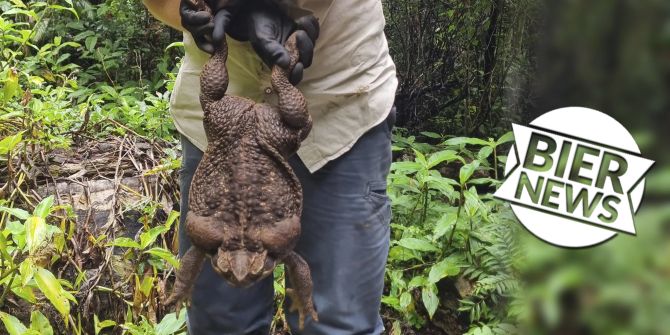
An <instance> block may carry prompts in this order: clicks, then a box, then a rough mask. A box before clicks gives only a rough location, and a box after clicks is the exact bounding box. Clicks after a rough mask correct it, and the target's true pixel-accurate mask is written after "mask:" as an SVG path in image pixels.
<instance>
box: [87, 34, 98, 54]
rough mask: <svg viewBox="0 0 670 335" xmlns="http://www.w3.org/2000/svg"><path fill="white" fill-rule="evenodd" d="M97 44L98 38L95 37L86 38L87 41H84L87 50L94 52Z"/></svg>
mask: <svg viewBox="0 0 670 335" xmlns="http://www.w3.org/2000/svg"><path fill="white" fill-rule="evenodd" d="M96 43H98V36H95V35H92V36H89V37H86V40H84V45H85V46H86V50H88V51H93V49H94V48H95V45H96Z"/></svg>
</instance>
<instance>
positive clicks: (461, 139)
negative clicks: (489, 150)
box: [444, 137, 489, 145]
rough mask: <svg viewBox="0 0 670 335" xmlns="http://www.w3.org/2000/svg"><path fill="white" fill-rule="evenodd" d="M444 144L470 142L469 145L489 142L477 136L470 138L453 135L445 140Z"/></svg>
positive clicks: (487, 143)
mask: <svg viewBox="0 0 670 335" xmlns="http://www.w3.org/2000/svg"><path fill="white" fill-rule="evenodd" d="M444 144H445V145H462V144H470V145H489V142H487V141H484V140H482V139H478V138H472V137H454V138H450V139H448V140H446V141H444Z"/></svg>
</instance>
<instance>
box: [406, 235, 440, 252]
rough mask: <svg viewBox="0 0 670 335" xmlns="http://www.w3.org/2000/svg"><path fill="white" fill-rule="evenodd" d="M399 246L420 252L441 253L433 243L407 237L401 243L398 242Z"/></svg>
mask: <svg viewBox="0 0 670 335" xmlns="http://www.w3.org/2000/svg"><path fill="white" fill-rule="evenodd" d="M397 243H398V245H400V246H402V247H405V248H407V249H410V250H418V251H439V249H438V248H436V247H435V246H434V245H433V244H432V243H430V242H429V241H426V240H422V239H418V238H413V237H406V238H403V239H401V240H400V241H398V242H397Z"/></svg>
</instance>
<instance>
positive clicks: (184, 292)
mask: <svg viewBox="0 0 670 335" xmlns="http://www.w3.org/2000/svg"><path fill="white" fill-rule="evenodd" d="M204 260H205V252H204V251H203V250H202V249H200V248H198V247H196V246H192V247H191V248H190V249H188V251H187V252H186V253H185V254H184V256H183V257H182V258H181V265H180V267H179V270H177V280H176V281H175V283H174V291H173V292H172V295H170V297H169V298H168V299H167V301H166V302H165V304H166V305H168V306H169V305H172V304H177V306H176V307H177V309H179V308H180V307H181V306H180V305H181V302H182V301H184V300H187V299H188V297H189V296H190V295H191V290H192V289H193V285H194V284H195V280H196V278H198V274H200V269H201V268H202V263H203V262H204Z"/></svg>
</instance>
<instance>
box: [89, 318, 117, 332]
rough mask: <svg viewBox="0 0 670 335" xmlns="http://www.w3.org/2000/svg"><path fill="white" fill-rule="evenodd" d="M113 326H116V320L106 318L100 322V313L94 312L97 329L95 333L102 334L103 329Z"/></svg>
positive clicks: (94, 323)
mask: <svg viewBox="0 0 670 335" xmlns="http://www.w3.org/2000/svg"><path fill="white" fill-rule="evenodd" d="M113 326H116V322H114V321H112V320H105V321H102V322H100V320H99V319H98V315H97V314H93V328H94V329H95V335H98V334H100V331H101V330H103V329H105V328H108V327H113Z"/></svg>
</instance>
